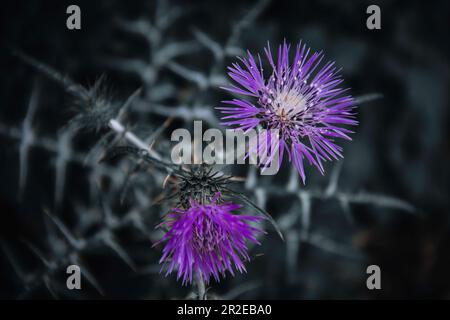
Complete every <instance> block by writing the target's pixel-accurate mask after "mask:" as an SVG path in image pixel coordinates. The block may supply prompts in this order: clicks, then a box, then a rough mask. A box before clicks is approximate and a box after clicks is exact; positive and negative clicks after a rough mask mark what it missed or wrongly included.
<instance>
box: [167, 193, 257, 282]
mask: <svg viewBox="0 0 450 320" xmlns="http://www.w3.org/2000/svg"><path fill="white" fill-rule="evenodd" d="M218 197H219V193H217V194H216V195H215V196H214V197H213V199H212V200H211V203H209V204H200V203H198V202H196V201H194V200H191V201H190V206H189V208H188V209H186V210H183V209H179V208H174V209H172V211H171V213H169V214H168V215H167V216H166V220H165V221H164V222H163V223H162V224H161V225H162V226H165V227H167V228H168V231H167V233H166V234H165V235H164V237H163V238H162V239H161V240H160V241H159V242H158V243H161V242H167V243H166V246H165V247H164V249H163V255H162V257H161V260H160V261H159V262H160V263H164V264H169V266H168V269H167V272H166V276H167V275H168V274H170V273H171V272H172V271H173V270H174V269H175V267H177V268H178V273H177V280H178V279H180V278H182V282H183V284H187V283H192V277H193V274H195V273H201V275H202V278H203V279H204V280H205V282H206V283H209V281H210V278H211V276H212V277H214V279H215V280H216V281H219V275H222V276H225V271H226V270H228V271H229V272H230V273H231V274H232V275H234V271H233V266H234V268H235V269H236V270H239V271H240V272H241V273H242V272H243V271H245V267H244V263H243V262H244V261H246V260H250V257H249V255H248V253H247V246H246V242H247V241H251V242H254V243H256V244H259V242H258V240H257V239H256V235H257V234H258V233H260V232H262V231H261V230H260V229H258V228H255V227H252V226H250V225H249V224H248V223H249V222H258V221H260V220H261V217H255V216H244V215H235V214H233V213H232V211H233V210H236V209H238V208H240V205H237V204H233V203H217V201H218Z"/></svg>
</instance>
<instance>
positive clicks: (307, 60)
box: [218, 42, 357, 183]
mask: <svg viewBox="0 0 450 320" xmlns="http://www.w3.org/2000/svg"><path fill="white" fill-rule="evenodd" d="M264 51H265V54H266V57H267V59H268V62H269V65H270V69H271V72H270V76H269V77H268V78H267V79H266V78H265V76H264V72H263V67H262V63H261V57H260V56H259V55H258V63H257V62H256V61H255V59H254V57H253V56H252V55H251V53H250V52H248V57H247V58H239V60H240V61H241V62H242V64H243V66H242V65H240V64H239V63H234V64H232V66H231V67H229V68H228V69H229V73H228V74H229V76H230V77H231V78H232V79H233V80H234V81H235V82H236V83H237V84H238V85H237V86H235V85H231V86H230V87H226V88H224V89H226V90H228V91H231V92H233V93H236V94H240V95H245V96H249V97H253V99H252V100H251V101H249V100H250V99H249V100H243V99H233V100H231V101H224V103H227V104H228V105H230V106H227V107H219V108H218V109H220V110H222V113H224V114H226V116H225V117H223V118H222V119H223V120H225V121H224V122H223V123H224V124H225V125H230V126H234V127H235V128H238V129H242V130H244V131H246V130H248V129H254V128H255V127H257V126H260V127H262V128H263V129H277V130H278V132H279V133H278V138H279V143H278V145H277V147H278V149H279V155H280V160H279V165H281V162H282V158H283V154H284V152H285V151H286V152H287V154H288V157H289V161H292V162H293V164H294V165H295V167H296V168H297V169H298V171H299V173H300V176H301V178H302V180H303V183H305V179H306V177H305V172H304V168H303V159H304V158H306V159H307V160H308V162H309V164H310V165H314V166H315V167H316V168H317V169H318V170H319V171H320V172H321V173H322V174H323V173H324V168H323V164H322V162H323V161H326V160H332V159H336V160H337V159H338V158H339V157H342V147H340V146H338V145H337V144H335V143H334V139H335V138H344V139H347V140H351V138H350V137H349V136H348V134H349V133H353V132H352V131H350V130H348V129H346V128H343V127H342V125H356V124H357V121H356V120H355V119H354V118H355V114H354V113H353V109H354V108H355V106H354V100H353V98H352V97H351V96H350V95H345V92H346V91H347V89H343V88H340V87H339V85H340V84H341V83H342V81H343V80H342V79H341V78H340V76H339V70H337V69H336V67H334V62H328V63H326V64H323V65H321V61H322V59H323V54H322V53H321V52H315V53H312V54H310V49H309V48H307V47H306V45H305V44H303V45H302V44H301V43H299V44H298V45H297V47H296V50H295V55H294V60H293V61H292V63H290V62H289V51H290V45H288V44H286V42H284V44H283V45H280V46H279V48H278V59H277V61H274V59H273V57H272V53H271V51H270V47H269V46H267V48H265V50H264ZM268 138H269V139H270V135H268ZM269 145H270V144H269ZM268 161H272V158H271V157H269V158H268ZM266 165H267V164H266Z"/></svg>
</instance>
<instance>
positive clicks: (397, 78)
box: [0, 0, 450, 299]
mask: <svg viewBox="0 0 450 320" xmlns="http://www.w3.org/2000/svg"><path fill="white" fill-rule="evenodd" d="M70 4H77V5H78V6H79V7H80V8H81V27H82V29H81V30H68V29H67V28H66V19H67V17H68V15H67V14H66V8H67V7H68V6H69V5H70ZM370 4H377V5H378V6H379V7H380V8H381V30H368V29H367V28H366V19H367V17H368V16H369V15H368V14H366V8H367V7H368V6H369V5H370ZM2 6H3V10H2V12H1V15H2V17H1V19H0V21H1V22H0V23H1V30H2V31H3V32H2V33H3V35H2V40H3V45H2V48H1V59H0V66H1V67H0V70H2V79H1V80H0V81H1V86H0V93H1V94H0V99H1V100H0V103H1V109H0V143H1V152H0V177H1V184H0V218H1V220H0V298H3V299H29V298H41V299H52V298H70V299H101V298H126V299H172V298H179V299H184V298H193V297H194V295H193V293H192V291H193V290H192V288H191V287H189V286H188V287H186V286H184V287H183V286H181V283H178V282H177V281H176V279H175V278H176V277H175V276H174V275H171V276H168V277H167V278H165V277H164V276H163V275H161V274H159V273H158V272H159V265H158V260H159V258H160V255H161V247H154V248H152V243H154V242H155V241H157V240H158V239H160V237H161V233H160V231H159V230H155V226H156V225H157V224H158V222H159V221H160V219H161V216H162V215H163V214H164V213H165V212H166V211H167V210H168V208H169V207H170V203H167V202H164V201H163V202H160V201H158V200H159V199H161V193H162V192H164V190H163V188H162V184H163V180H164V178H165V175H164V174H163V173H160V172H158V171H157V170H155V169H154V168H151V167H149V166H146V165H144V164H142V163H138V162H136V161H135V160H133V159H130V158H127V157H124V158H120V159H118V160H114V161H103V162H100V161H99V159H101V157H102V155H103V153H104V149H105V145H109V146H110V145H112V144H124V141H122V140H123V139H121V137H117V136H115V135H114V134H112V133H111V132H110V131H109V130H108V128H106V127H101V126H100V127H99V130H88V129H92V128H90V127H88V128H87V129H86V128H82V130H79V129H80V127H83V124H87V123H88V120H86V119H88V118H83V117H81V115H83V113H80V111H79V109H77V108H76V107H77V105H78V104H79V103H77V101H75V100H74V98H73V95H72V94H71V93H70V92H67V90H65V89H64V86H62V85H61V81H59V83H58V81H54V79H51V77H48V76H46V75H45V72H41V71H39V70H37V68H36V67H38V66H42V65H40V64H39V62H41V63H44V64H46V65H48V66H51V67H52V68H54V69H55V70H56V71H58V72H60V73H61V74H63V75H67V76H68V77H70V78H71V79H72V80H73V81H74V82H75V83H78V84H80V85H82V86H85V87H87V88H89V87H90V88H92V87H93V86H94V89H92V90H91V92H94V93H97V91H96V89H95V83H96V80H97V79H99V77H100V76H101V75H104V79H105V80H104V85H105V86H106V87H107V89H105V90H104V91H102V92H104V96H101V98H103V97H107V98H106V99H104V100H106V102H104V101H103V100H102V103H105V105H107V106H109V105H111V106H113V105H114V106H116V105H121V103H123V102H125V101H127V99H128V98H129V97H130V96H132V95H133V93H136V94H135V95H134V96H133V99H132V103H130V105H129V106H128V107H127V109H126V112H124V115H123V123H124V124H126V125H127V127H128V128H129V129H130V130H132V131H133V132H135V133H136V134H137V135H138V136H139V137H141V138H142V139H144V140H146V141H147V142H153V143H154V145H153V148H154V150H155V151H156V152H158V153H159V154H161V155H162V156H163V157H165V158H168V157H169V155H170V154H169V151H168V150H170V146H171V144H170V143H169V142H170V133H171V132H172V130H173V129H175V128H180V127H184V128H192V125H193V120H203V121H204V127H205V126H206V125H207V126H209V127H214V128H222V127H221V126H220V124H219V123H218V116H219V114H218V113H217V112H216V111H215V110H214V107H215V106H218V105H219V104H220V101H221V100H224V99H227V98H229V97H230V96H229V95H228V94H227V93H225V92H223V90H220V89H219V87H220V86H221V85H223V84H225V83H227V81H228V79H227V77H226V66H227V65H228V64H229V63H230V62H231V61H234V60H235V56H236V55H242V54H243V53H244V50H246V49H249V50H251V51H252V52H254V53H255V52H262V51H263V47H264V46H265V45H266V43H267V41H270V43H271V44H272V47H274V46H276V45H277V44H279V43H280V42H282V41H283V39H286V40H287V41H288V42H291V43H293V44H294V43H296V42H298V41H299V40H300V39H303V41H305V42H306V43H307V44H308V45H309V46H311V47H312V49H313V50H323V51H324V53H325V56H326V58H327V59H329V60H335V61H336V63H337V65H338V66H341V67H342V68H343V70H342V75H343V77H344V79H345V83H344V85H345V86H348V87H351V93H352V95H354V96H355V97H356V98H357V100H358V106H359V108H358V120H359V121H360V125H359V126H358V127H357V128H356V134H354V135H353V141H351V142H345V143H344V142H340V144H341V145H343V146H344V149H345V150H344V155H345V159H344V160H341V161H339V162H333V163H327V165H326V175H325V176H321V175H320V174H319V173H318V172H317V171H316V170H313V169H310V168H308V171H307V177H308V178H307V183H306V185H302V184H301V183H299V181H298V177H297V174H296V173H295V172H294V171H292V170H291V169H290V167H291V166H290V165H286V166H284V167H283V168H282V171H281V172H280V173H279V174H278V175H277V176H274V177H270V176H263V177H262V176H260V175H259V174H258V173H257V172H256V171H255V169H254V168H252V167H249V166H235V167H233V168H232V169H231V170H232V171H231V172H230V173H232V174H234V175H236V176H238V177H242V178H243V179H242V180H243V181H242V183H240V184H238V185H237V188H240V190H241V192H243V193H245V194H247V196H249V197H250V198H251V199H253V200H254V201H255V202H256V203H257V204H259V205H260V206H261V207H263V208H265V209H266V210H267V211H268V212H270V213H271V214H272V216H273V217H274V218H275V220H276V221H277V222H278V224H279V226H280V228H281V230H282V232H283V234H284V236H285V241H282V240H281V239H280V238H279V237H278V236H277V234H276V232H275V231H274V230H273V228H272V227H271V226H270V225H267V226H266V230H267V231H268V235H266V236H264V237H263V238H261V241H262V245H261V246H257V247H252V248H251V255H252V257H253V260H252V261H251V262H250V263H248V264H247V270H248V272H247V274H244V275H238V276H236V277H234V278H233V277H230V276H228V277H227V278H226V279H224V280H222V281H221V282H220V283H215V282H213V283H211V284H210V286H209V291H208V297H209V298H210V299H214V298H223V299H235V298H236V299H245V298H247V299H258V298H264V299H281V298H284V299H401V298H406V299H411V298H414V299H417V298H419V299H422V298H424V299H430V298H439V299H448V298H450V276H449V274H448V270H450V256H449V254H448V249H449V245H450V237H449V231H450V229H449V218H450V211H449V200H448V194H449V189H450V188H449V187H450V186H449V181H450V179H449V178H450V177H449V168H448V164H449V160H450V145H449V142H448V141H449V140H448V138H449V134H450V132H449V128H450V122H449V91H448V88H449V46H448V40H445V39H448V34H449V22H448V17H449V13H450V10H449V6H450V3H449V2H446V1H434V2H433V3H432V4H430V3H428V2H423V1H375V2H374V1H358V2H349V1H345V2H342V1H328V0H319V1H314V2H312V1H273V0H272V1H270V0H262V1H228V0H227V1H214V2H212V1H206V0H205V1H192V2H187V1H169V0H167V1H163V0H162V1H148V0H147V1H118V0H114V1H100V0H98V1H71V2H69V1H58V2H56V1H14V2H13V1H6V2H4V3H2ZM15 49H18V50H20V51H21V52H24V53H26V54H27V55H29V56H30V57H33V58H34V59H36V60H37V61H39V62H37V61H32V62H31V63H30V60H28V62H27V61H25V60H26V59H23V57H22V58H20V57H18V56H17V55H13V54H11V52H12V51H14V50H15ZM47 71H48V69H47ZM67 79H68V78H67ZM138 88H141V91H139V92H136V90H137V89H138ZM94 96H95V95H94ZM99 100H101V99H98V100H96V101H99ZM111 108H112V107H111ZM110 110H116V109H114V108H112V109H105V110H101V111H102V112H100V113H99V114H97V118H101V116H103V115H105V116H109V115H110V113H109V112H113V111H110ZM76 116H79V118H77V119H81V121H78V122H77V121H75V122H74V121H73V119H74V117H76ZM80 117H81V118H80ZM71 120H72V122H71ZM69 123H71V124H72V125H70V124H69ZM74 123H75V125H73V124H74ZM247 210H250V209H247ZM70 264H77V265H79V266H80V267H81V271H82V290H79V291H77V290H72V291H70V290H67V288H66V277H67V274H66V268H67V266H68V265H70ZM371 264H376V265H378V266H379V267H380V268H381V286H382V289H381V290H368V289H367V287H366V279H367V277H368V275H367V273H366V268H367V266H369V265H371Z"/></svg>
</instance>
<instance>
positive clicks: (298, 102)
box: [271, 89, 307, 117]
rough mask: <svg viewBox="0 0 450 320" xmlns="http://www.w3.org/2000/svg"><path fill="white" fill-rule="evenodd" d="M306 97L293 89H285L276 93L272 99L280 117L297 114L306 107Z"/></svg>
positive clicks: (274, 108)
mask: <svg viewBox="0 0 450 320" xmlns="http://www.w3.org/2000/svg"><path fill="white" fill-rule="evenodd" d="M306 103H307V101H306V99H305V97H304V96H303V95H301V94H300V93H299V92H297V91H296V90H293V89H290V90H289V89H284V90H283V91H281V92H278V93H276V94H275V97H274V100H273V101H272V103H271V104H272V106H273V110H274V111H275V114H277V115H278V116H280V117H285V116H289V117H292V116H295V115H296V114H298V113H300V112H301V111H303V110H305V109H306Z"/></svg>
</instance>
